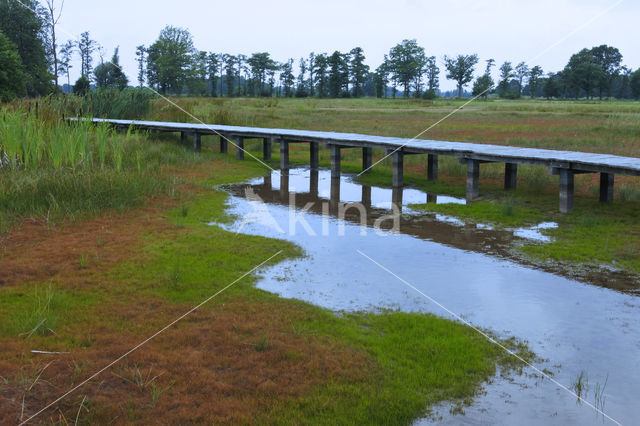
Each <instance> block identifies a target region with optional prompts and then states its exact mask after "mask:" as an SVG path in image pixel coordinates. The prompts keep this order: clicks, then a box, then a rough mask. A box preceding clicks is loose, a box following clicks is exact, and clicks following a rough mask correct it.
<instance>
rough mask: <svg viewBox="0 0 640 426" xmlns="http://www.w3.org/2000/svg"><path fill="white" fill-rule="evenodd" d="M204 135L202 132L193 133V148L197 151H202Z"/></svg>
mask: <svg viewBox="0 0 640 426" xmlns="http://www.w3.org/2000/svg"><path fill="white" fill-rule="evenodd" d="M201 137H202V135H200V133H194V134H193V150H194V151H195V152H200V151H201V150H202V139H201Z"/></svg>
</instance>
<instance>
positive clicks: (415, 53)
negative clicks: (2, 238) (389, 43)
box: [388, 39, 427, 97]
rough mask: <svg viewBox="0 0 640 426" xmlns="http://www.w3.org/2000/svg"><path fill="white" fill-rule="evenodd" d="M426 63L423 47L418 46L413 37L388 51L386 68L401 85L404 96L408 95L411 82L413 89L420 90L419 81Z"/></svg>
mask: <svg viewBox="0 0 640 426" xmlns="http://www.w3.org/2000/svg"><path fill="white" fill-rule="evenodd" d="M426 63H427V58H426V55H425V53H424V48H423V47H421V46H418V42H417V41H416V40H415V39H413V40H402V42H400V43H399V44H397V45H396V46H394V47H392V48H391V50H390V51H389V57H388V68H389V71H390V72H391V74H392V75H393V79H394V81H396V82H397V83H398V84H400V85H401V86H402V87H403V90H404V97H409V93H410V91H411V84H412V83H414V88H415V90H416V91H417V92H419V91H420V87H419V84H420V83H419V82H420V78H421V77H422V73H423V72H424V66H425V64H426ZM416 83H418V84H416Z"/></svg>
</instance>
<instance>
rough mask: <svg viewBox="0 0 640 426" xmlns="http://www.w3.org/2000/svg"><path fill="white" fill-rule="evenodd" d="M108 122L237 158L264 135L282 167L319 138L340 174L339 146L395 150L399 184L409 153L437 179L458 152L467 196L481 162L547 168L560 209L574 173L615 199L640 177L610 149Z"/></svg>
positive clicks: (267, 154)
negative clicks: (624, 180)
mask: <svg viewBox="0 0 640 426" xmlns="http://www.w3.org/2000/svg"><path fill="white" fill-rule="evenodd" d="M93 121H94V122H96V123H100V122H104V123H109V124H111V125H113V126H116V127H119V128H128V127H130V126H134V127H135V128H137V129H142V130H150V131H156V132H179V133H181V135H182V139H183V140H186V139H188V138H191V139H192V141H193V146H194V149H195V150H196V151H199V150H200V147H201V142H200V140H201V136H202V135H221V138H220V151H221V152H227V150H228V142H227V140H233V141H234V144H235V145H236V146H237V147H239V148H242V149H238V148H236V158H238V159H244V140H245V139H262V140H263V147H264V149H263V155H264V159H265V160H266V161H270V160H271V150H272V142H273V141H275V142H276V143H278V144H279V148H280V168H281V169H288V168H289V143H309V145H310V162H311V167H312V168H316V167H318V148H319V144H320V143H323V144H326V145H328V146H329V147H330V149H331V170H332V172H333V173H334V174H335V175H336V176H339V174H340V150H341V149H345V148H361V149H362V167H363V170H367V169H368V168H369V167H370V166H371V164H372V149H373V148H381V149H385V150H386V151H387V152H393V154H392V157H393V186H394V187H396V188H397V187H402V186H403V159H404V155H408V154H426V155H427V156H428V159H427V178H428V179H429V180H436V179H437V178H438V156H439V155H449V156H455V157H458V159H459V162H460V163H461V164H466V166H467V200H469V201H472V200H473V199H475V198H477V197H478V195H479V172H480V164H482V163H505V180H504V184H505V189H515V187H516V182H517V171H518V164H530V165H537V166H544V167H548V168H549V170H550V172H551V173H553V174H557V175H559V176H560V197H559V198H560V211H561V212H568V211H570V210H571V209H572V208H573V193H574V188H573V181H574V175H575V174H578V173H600V201H602V202H611V201H612V200H613V184H614V175H616V174H622V175H634V176H640V158H633V157H621V156H616V155H608V154H593V153H585V152H574V151H556V150H549V149H537V148H518V147H512V146H500V145H484V144H475V143H466V142H445V141H434V140H424V139H406V138H394V137H384V136H373V135H362V134H356V133H337V132H319V131H311V130H293V129H269V128H258V127H241V126H224V125H216V124H191V123H166V122H158V121H135V120H112V119H99V118H96V119H94V120H93Z"/></svg>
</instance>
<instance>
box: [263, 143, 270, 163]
mask: <svg viewBox="0 0 640 426" xmlns="http://www.w3.org/2000/svg"><path fill="white" fill-rule="evenodd" d="M262 158H263V159H264V161H271V138H263V139H262Z"/></svg>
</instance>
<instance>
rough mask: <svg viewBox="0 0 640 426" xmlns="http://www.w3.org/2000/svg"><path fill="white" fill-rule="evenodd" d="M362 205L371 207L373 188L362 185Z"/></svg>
mask: <svg viewBox="0 0 640 426" xmlns="http://www.w3.org/2000/svg"><path fill="white" fill-rule="evenodd" d="M361 202H362V205H363V206H365V207H371V187H370V186H369V185H362V200H361Z"/></svg>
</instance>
